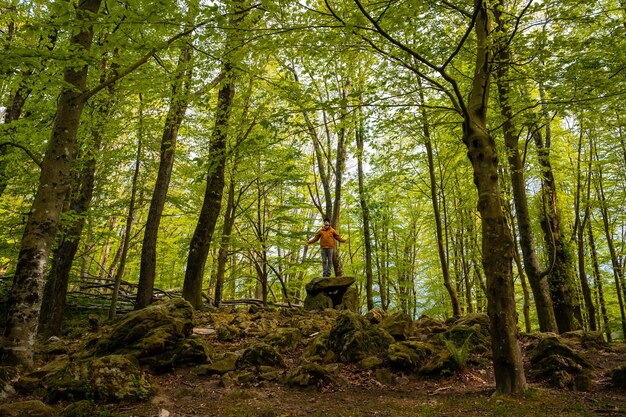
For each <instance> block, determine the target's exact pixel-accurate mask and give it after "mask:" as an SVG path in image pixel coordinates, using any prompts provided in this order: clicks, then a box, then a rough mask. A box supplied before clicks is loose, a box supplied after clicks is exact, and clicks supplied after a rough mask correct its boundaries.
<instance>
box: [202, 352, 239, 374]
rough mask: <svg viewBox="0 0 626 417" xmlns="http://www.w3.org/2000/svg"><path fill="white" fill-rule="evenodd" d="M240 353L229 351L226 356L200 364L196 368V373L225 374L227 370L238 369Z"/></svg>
mask: <svg viewBox="0 0 626 417" xmlns="http://www.w3.org/2000/svg"><path fill="white" fill-rule="evenodd" d="M237 360H239V355H237V354H236V353H234V352H227V353H226V354H225V355H224V357H223V358H222V359H220V360H217V361H215V362H213V363H210V364H207V365H200V366H198V367H197V368H196V375H200V376H202V375H224V374H225V373H227V372H230V371H234V370H235V369H237Z"/></svg>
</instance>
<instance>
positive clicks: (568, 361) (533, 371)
mask: <svg viewBox="0 0 626 417" xmlns="http://www.w3.org/2000/svg"><path fill="white" fill-rule="evenodd" d="M530 364H531V366H530V373H529V376H530V377H531V378H532V379H534V380H547V381H549V382H550V383H551V384H552V385H553V386H555V387H558V388H563V387H572V388H573V387H575V386H574V382H575V381H574V380H575V378H574V376H576V375H582V374H586V373H587V371H588V370H590V369H591V368H592V366H591V364H590V363H589V361H587V360H586V359H585V358H583V357H582V356H580V355H579V354H578V353H577V352H576V351H575V350H574V349H573V348H572V347H571V346H569V345H568V344H567V343H565V342H564V341H563V340H561V339H560V338H559V337H557V336H548V337H544V338H542V339H541V340H540V341H539V343H538V344H537V346H536V347H535V348H534V349H533V350H532V352H531V354H530Z"/></svg>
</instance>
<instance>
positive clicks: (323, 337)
mask: <svg viewBox="0 0 626 417" xmlns="http://www.w3.org/2000/svg"><path fill="white" fill-rule="evenodd" d="M302 357H303V358H305V359H307V360H310V361H316V362H318V361H319V362H323V363H330V362H334V361H335V360H337V355H336V354H335V352H333V351H332V350H331V349H330V347H329V346H328V332H321V333H320V334H319V335H317V337H315V338H314V339H313V340H311V341H310V342H309V343H308V344H307V347H306V349H305V350H304V352H303V353H302Z"/></svg>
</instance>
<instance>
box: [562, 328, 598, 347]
mask: <svg viewBox="0 0 626 417" xmlns="http://www.w3.org/2000/svg"><path fill="white" fill-rule="evenodd" d="M560 336H561V338H562V339H565V340H567V341H568V342H574V343H578V344H580V345H581V346H582V347H583V348H585V349H606V348H607V347H608V346H609V344H608V343H607V342H606V341H605V340H604V334H603V333H602V332H598V331H593V332H585V331H582V330H576V331H572V332H566V333H562V334H561V335H560Z"/></svg>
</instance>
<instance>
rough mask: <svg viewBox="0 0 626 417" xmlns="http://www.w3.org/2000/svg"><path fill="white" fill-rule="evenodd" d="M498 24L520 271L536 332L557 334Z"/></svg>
mask: <svg viewBox="0 0 626 417" xmlns="http://www.w3.org/2000/svg"><path fill="white" fill-rule="evenodd" d="M494 14H495V17H496V20H497V22H498V36H499V37H500V40H501V41H502V45H501V46H499V53H498V54H497V55H496V60H497V65H496V70H495V75H496V77H495V79H496V84H497V87H498V96H499V99H500V112H501V113H502V116H503V118H504V123H503V125H502V127H503V134H504V144H505V146H506V149H507V155H508V162H509V171H510V173H511V186H512V189H513V201H514V203H515V215H516V218H517V223H518V225H519V238H520V246H521V248H522V257H523V259H524V269H525V271H526V274H527V275H528V281H529V283H530V287H531V289H532V292H533V297H534V299H535V309H536V311H537V319H538V320H539V329H540V330H541V331H542V332H554V333H557V332H558V328H557V323H556V318H555V316H554V308H553V304H552V297H551V295H550V286H549V285H548V281H547V279H546V276H547V273H545V272H543V271H542V270H541V267H540V265H539V259H538V257H537V251H536V249H535V239H534V236H533V232H532V224H531V220H530V214H529V211H528V199H527V197H526V180H525V178H524V164H523V162H522V158H521V156H520V151H519V146H518V142H519V137H518V135H517V134H516V132H515V127H514V125H513V120H514V115H513V109H512V107H511V94H512V91H511V87H510V83H509V65H510V63H511V53H510V50H509V46H508V44H505V42H506V41H507V39H508V37H507V31H506V30H505V29H504V28H505V22H504V21H503V18H502V12H501V11H495V12H494Z"/></svg>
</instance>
